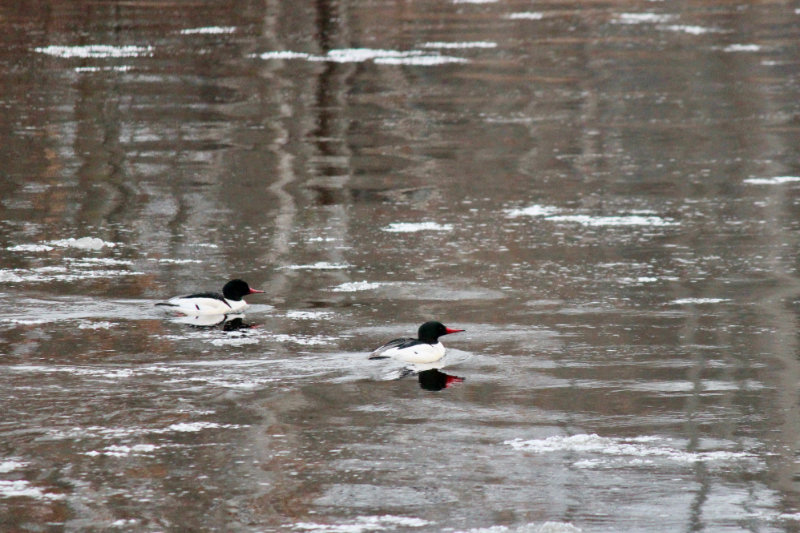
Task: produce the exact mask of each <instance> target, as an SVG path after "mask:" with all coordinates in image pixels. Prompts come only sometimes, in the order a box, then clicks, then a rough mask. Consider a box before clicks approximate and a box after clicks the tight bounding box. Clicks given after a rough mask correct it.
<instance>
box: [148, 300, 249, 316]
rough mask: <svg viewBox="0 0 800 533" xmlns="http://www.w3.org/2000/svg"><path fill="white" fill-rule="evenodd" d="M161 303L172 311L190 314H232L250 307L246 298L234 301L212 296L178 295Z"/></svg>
mask: <svg viewBox="0 0 800 533" xmlns="http://www.w3.org/2000/svg"><path fill="white" fill-rule="evenodd" d="M161 305H163V306H166V307H168V308H169V310H170V311H175V312H177V313H182V314H184V315H189V316H201V315H230V314H234V313H241V312H242V311H244V310H245V309H247V307H248V305H247V302H245V301H244V300H239V301H232V300H228V299H226V298H223V297H220V298H213V297H211V296H177V297H175V298H171V299H169V300H167V301H166V302H165V303H163V304H161Z"/></svg>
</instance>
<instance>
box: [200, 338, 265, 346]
mask: <svg viewBox="0 0 800 533" xmlns="http://www.w3.org/2000/svg"><path fill="white" fill-rule="evenodd" d="M259 342H260V341H259V340H258V339H256V338H254V337H244V336H229V337H225V338H224V339H212V340H211V344H213V345H214V346H245V345H248V344H258V343H259Z"/></svg>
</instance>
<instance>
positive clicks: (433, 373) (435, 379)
mask: <svg viewBox="0 0 800 533" xmlns="http://www.w3.org/2000/svg"><path fill="white" fill-rule="evenodd" d="M417 379H419V386H420V387H422V388H423V389H425V390H429V391H440V390H442V389H446V388H448V387H450V386H451V385H453V384H454V383H463V382H464V379H465V378H460V377H458V376H452V375H450V374H445V373H444V372H440V371H439V370H438V369H436V368H431V369H430V370H423V371H422V372H420V373H419V374H417Z"/></svg>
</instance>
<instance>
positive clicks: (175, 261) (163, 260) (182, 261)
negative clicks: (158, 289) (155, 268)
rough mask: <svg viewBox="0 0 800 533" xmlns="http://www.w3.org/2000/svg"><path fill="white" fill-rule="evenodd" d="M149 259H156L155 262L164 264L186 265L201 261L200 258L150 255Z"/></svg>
mask: <svg viewBox="0 0 800 533" xmlns="http://www.w3.org/2000/svg"><path fill="white" fill-rule="evenodd" d="M149 261H157V262H159V263H162V264H165V265H186V264H189V263H202V262H203V261H202V260H200V259H170V258H168V257H163V258H155V257H150V258H149Z"/></svg>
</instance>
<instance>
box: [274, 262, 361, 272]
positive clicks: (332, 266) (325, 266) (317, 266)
mask: <svg viewBox="0 0 800 533" xmlns="http://www.w3.org/2000/svg"><path fill="white" fill-rule="evenodd" d="M280 268H282V269H285V270H341V269H343V268H350V265H349V264H347V263H329V262H328V261H317V262H316V263H311V264H308V265H287V266H283V267H280Z"/></svg>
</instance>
